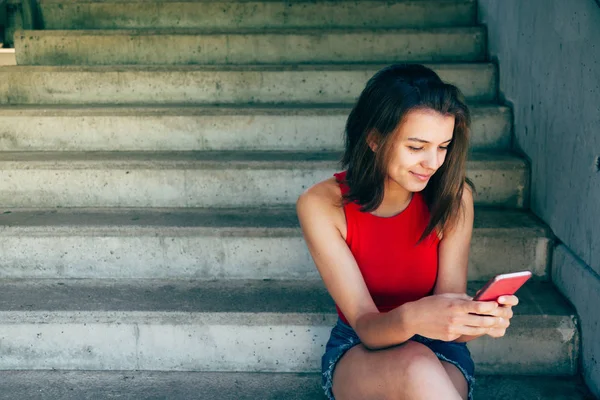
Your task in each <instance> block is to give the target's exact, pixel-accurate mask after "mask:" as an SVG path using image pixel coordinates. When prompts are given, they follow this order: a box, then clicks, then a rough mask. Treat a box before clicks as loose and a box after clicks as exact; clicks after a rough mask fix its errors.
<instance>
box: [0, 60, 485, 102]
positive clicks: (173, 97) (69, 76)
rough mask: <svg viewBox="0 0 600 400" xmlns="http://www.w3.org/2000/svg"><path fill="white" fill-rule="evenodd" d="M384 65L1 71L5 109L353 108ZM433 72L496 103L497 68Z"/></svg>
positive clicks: (472, 96) (451, 67) (445, 67)
mask: <svg viewBox="0 0 600 400" xmlns="http://www.w3.org/2000/svg"><path fill="white" fill-rule="evenodd" d="M383 66H384V65H380V64H378V65H373V64H365V65H297V66H281V65H279V66H276V65H273V66H202V67H201V66H177V67H173V66H171V67H165V66H163V67H157V66H154V67H150V66H144V67H142V66H128V67H116V66H115V67H113V66H109V67H107V66H96V67H74V66H71V67H20V66H13V67H3V68H1V69H0V104H78V105H82V104H111V105H114V104H147V105H149V104H160V105H165V104H194V105H199V104H249V103H250V104H255V103H268V104H273V103H277V104H280V103H301V104H307V103H308V104H314V103H328V104H331V103H336V104H337V103H349V102H354V101H355V100H356V98H357V97H358V95H359V94H360V92H361V91H362V90H363V88H364V85H365V83H366V82H367V80H368V79H369V78H371V77H372V76H373V74H374V73H375V72H377V71H378V70H379V69H380V68H382V67H383ZM431 67H432V68H434V70H436V71H437V72H438V73H439V75H440V77H441V78H442V79H443V80H444V81H448V82H450V83H453V84H455V85H457V86H458V87H459V88H460V89H461V90H462V91H463V93H464V94H465V96H466V97H467V98H468V99H469V100H470V101H472V102H476V101H480V102H490V101H493V100H494V99H495V97H496V92H497V90H496V89H497V87H496V80H497V79H496V77H497V75H496V68H495V66H494V65H493V64H436V65H431Z"/></svg>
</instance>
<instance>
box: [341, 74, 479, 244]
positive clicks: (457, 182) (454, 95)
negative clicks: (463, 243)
mask: <svg viewBox="0 0 600 400" xmlns="http://www.w3.org/2000/svg"><path fill="white" fill-rule="evenodd" d="M415 110H433V111H436V112H438V113H440V114H441V115H444V116H446V115H447V116H450V115H453V116H454V117H455V123H454V132H453V137H452V142H450V145H449V146H448V152H447V154H446V158H445V160H444V163H443V164H442V165H441V166H440V168H439V169H438V170H437V171H436V172H435V174H434V175H433V176H432V177H431V179H430V181H429V183H428V184H427V186H426V187H425V189H424V190H423V191H422V192H421V193H422V195H423V198H424V200H425V203H426V204H427V206H428V207H429V211H430V220H429V223H428V225H427V227H426V228H425V231H424V232H423V234H422V235H421V238H420V240H419V241H422V240H423V239H425V238H426V237H428V236H429V235H430V234H431V233H432V232H433V231H434V230H439V231H441V232H443V231H444V229H445V228H448V227H451V226H452V225H453V224H454V223H456V221H457V218H458V216H459V211H460V209H461V207H460V204H461V199H462V195H463V188H464V185H465V183H467V184H468V185H470V186H471V188H473V189H474V185H473V183H472V182H471V181H470V180H469V179H468V178H467V177H466V161H467V153H468V149H469V131H470V125H471V116H470V112H469V108H468V107H467V105H466V103H465V100H464V96H463V95H462V93H461V92H460V90H459V89H458V88H457V87H456V86H454V85H451V84H447V83H444V82H442V80H441V79H440V78H439V77H438V75H437V74H436V73H435V72H433V71H432V70H431V69H429V68H427V67H425V66H423V65H418V64H397V65H391V66H389V67H386V68H384V69H382V70H380V71H379V72H377V73H376V74H375V75H374V76H373V77H372V78H371V79H370V80H369V81H368V82H367V85H366V87H365V89H364V90H363V92H362V93H361V95H360V97H359V98H358V101H357V102H356V105H355V106H354V108H353V109H352V111H351V112H350V115H349V116H348V120H347V122H346V130H345V151H344V155H343V158H342V167H344V168H345V169H347V171H348V172H347V175H346V180H347V184H348V186H349V188H350V190H349V192H348V193H347V194H346V195H345V196H344V201H351V202H356V203H358V204H359V205H360V206H361V211H364V212H369V211H373V210H375V209H377V207H379V205H381V202H382V201H383V195H384V184H385V179H386V178H387V165H388V162H389V160H390V156H391V151H390V149H391V147H392V143H393V140H394V135H393V133H394V132H395V131H396V128H397V127H398V126H399V124H401V123H402V121H403V119H404V118H405V117H406V115H407V114H408V113H409V112H411V111H415ZM372 132H375V133H376V134H377V137H378V139H379V141H378V144H379V145H378V147H377V149H376V150H375V151H373V150H371V148H370V147H369V144H368V136H369V135H370V134H371V133H372Z"/></svg>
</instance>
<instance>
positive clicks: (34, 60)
mask: <svg viewBox="0 0 600 400" xmlns="http://www.w3.org/2000/svg"><path fill="white" fill-rule="evenodd" d="M14 44H15V49H16V50H17V63H18V64H19V65H131V64H136V65H163V64H168V65H192V64H204V65H207V64H234V65H243V64H248V65H256V64H298V63H305V64H317V63H327V64H334V63H354V62H356V63H361V62H370V63H393V62H398V61H404V62H408V61H412V62H444V61H445V62H476V61H483V60H484V59H485V30H484V29H482V28H481V27H472V28H470V27H466V28H460V27H458V28H438V29H435V30H431V29H430V30H425V29H411V30H407V29H403V30H396V29H393V30H389V29H386V30H382V29H352V30H301V31H294V30H290V29H285V30H267V29H264V30H261V32H260V33H256V32H249V31H241V32H231V30H230V29H229V30H226V31H217V32H215V31H213V30H210V31H206V30H195V29H163V30H142V31H140V30H93V31H75V30H68V31H53V30H45V31H17V32H15V35H14Z"/></svg>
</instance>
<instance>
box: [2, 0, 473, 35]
mask: <svg viewBox="0 0 600 400" xmlns="http://www.w3.org/2000/svg"><path fill="white" fill-rule="evenodd" d="M10 1H13V0H10ZM40 7H41V10H42V14H43V15H44V26H45V27H46V28H47V29H123V28H136V29H137V28H153V29H156V28H174V27H177V28H228V29H257V30H260V29H264V28H269V27H270V28H277V27H281V28H288V29H289V28H319V29H321V28H329V29H335V28H345V27H359V26H362V27H377V28H402V27H404V28H410V27H417V28H423V27H439V26H467V25H472V24H473V23H474V21H475V13H476V10H477V7H476V2H475V1H472V0H462V1H454V0H453V1H447V0H428V1H423V0H420V1H410V2H408V1H387V0H378V1H372V0H367V1H352V2H340V1H319V2H313V1H293V2H280V1H242V2H237V1H228V0H224V1H223V0H222V1H168V2H163V1H146V2H141V1H128V2H112V1H89V2H85V3H82V2H78V1H71V0H66V1H65V0H58V1H44V2H42V3H41V4H40Z"/></svg>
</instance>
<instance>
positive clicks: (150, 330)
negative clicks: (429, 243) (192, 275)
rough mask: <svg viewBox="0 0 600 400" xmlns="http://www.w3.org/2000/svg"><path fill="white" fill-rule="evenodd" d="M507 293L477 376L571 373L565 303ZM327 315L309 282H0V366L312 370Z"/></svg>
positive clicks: (532, 290)
mask: <svg viewBox="0 0 600 400" xmlns="http://www.w3.org/2000/svg"><path fill="white" fill-rule="evenodd" d="M483 284H484V282H470V285H469V293H474V292H475V291H476V290H477V289H479V288H481V287H482V285H483ZM518 296H519V298H520V300H521V302H520V304H519V306H518V307H516V308H515V316H514V317H513V319H512V320H511V327H510V329H509V331H508V332H507V335H506V336H504V337H503V338H500V339H493V338H490V337H482V338H480V339H478V340H476V341H473V342H471V343H469V348H470V350H471V352H472V355H473V359H474V360H475V362H476V363H477V365H478V370H479V371H480V372H481V373H484V374H507V373H511V374H544V375H572V374H574V373H575V372H576V368H577V364H578V358H577V353H578V350H579V336H578V332H577V330H576V325H575V316H574V315H573V313H572V311H571V309H570V307H569V306H568V304H566V303H565V302H564V300H563V299H562V298H561V297H560V296H559V295H558V294H557V292H556V291H555V290H554V289H553V288H552V287H551V285H549V284H548V283H543V282H530V283H528V284H527V286H526V287H524V288H522V289H520V290H519V292H518ZM336 318H337V317H336V315H335V308H334V307H333V302H332V300H331V298H330V297H329V295H328V293H327V291H326V289H325V288H324V287H323V284H322V282H321V281H318V280H316V281H255V280H254V281H212V282H196V281H188V282H185V281H183V280H123V279H120V280H100V279H94V280H79V281H72V280H55V279H54V280H52V279H50V280H37V281H34V282H31V281H28V280H3V281H2V283H1V284H0V337H2V343H3V357H2V358H1V359H0V369H51V368H57V369H78V370H79V369H82V370H89V369H93V370H98V369H100V370H111V369H117V370H132V369H141V370H163V371H164V370H170V371H253V372H261V371H263V372H266V371H272V372H314V371H317V370H318V368H319V360H320V357H321V355H322V353H323V351H324V346H325V343H326V341H327V337H328V335H329V332H330V330H331V327H332V325H333V324H334V322H335V319H336Z"/></svg>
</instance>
